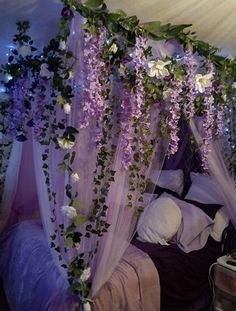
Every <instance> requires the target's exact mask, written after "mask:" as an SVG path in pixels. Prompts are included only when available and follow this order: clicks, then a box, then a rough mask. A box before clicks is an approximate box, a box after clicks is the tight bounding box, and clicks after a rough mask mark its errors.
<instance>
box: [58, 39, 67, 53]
mask: <svg viewBox="0 0 236 311" xmlns="http://www.w3.org/2000/svg"><path fill="white" fill-rule="evenodd" d="M59 49H60V50H62V51H64V50H65V49H66V41H62V40H61V41H60V43H59Z"/></svg>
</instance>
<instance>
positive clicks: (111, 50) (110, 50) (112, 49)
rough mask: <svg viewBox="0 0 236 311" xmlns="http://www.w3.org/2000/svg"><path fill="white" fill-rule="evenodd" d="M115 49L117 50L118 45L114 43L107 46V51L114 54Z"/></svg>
mask: <svg viewBox="0 0 236 311" xmlns="http://www.w3.org/2000/svg"><path fill="white" fill-rule="evenodd" d="M117 51H118V46H117V45H116V44H115V43H113V44H112V45H111V47H110V48H109V52H111V53H113V54H116V52H117Z"/></svg>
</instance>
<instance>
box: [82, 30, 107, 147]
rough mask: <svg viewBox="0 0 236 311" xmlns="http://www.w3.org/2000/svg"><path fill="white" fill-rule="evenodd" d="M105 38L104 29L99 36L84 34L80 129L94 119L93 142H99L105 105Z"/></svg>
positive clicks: (105, 32)
mask: <svg viewBox="0 0 236 311" xmlns="http://www.w3.org/2000/svg"><path fill="white" fill-rule="evenodd" d="M106 37H107V30H106V29H105V28H104V27H100V28H99V35H98V36H94V35H93V34H90V33H86V34H85V49H84V55H85V64H86V72H87V79H86V87H85V88H84V103H83V116H82V120H81V125H80V126H81V128H85V127H87V126H88V125H89V124H90V121H91V120H93V119H94V118H95V119H96V124H97V129H96V133H95V138H94V140H95V142H98V141H99V140H100V136H101V132H102V127H103V116H104V111H105V109H106V107H107V103H106V102H105V100H104V98H103V90H104V86H103V83H102V81H103V79H104V76H106V64H105V63H104V61H103V59H102V53H103V45H104V44H105V41H106Z"/></svg>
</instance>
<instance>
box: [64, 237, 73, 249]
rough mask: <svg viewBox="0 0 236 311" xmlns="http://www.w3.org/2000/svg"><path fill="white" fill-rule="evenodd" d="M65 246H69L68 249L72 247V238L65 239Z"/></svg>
mask: <svg viewBox="0 0 236 311" xmlns="http://www.w3.org/2000/svg"><path fill="white" fill-rule="evenodd" d="M65 245H66V246H68V247H70V246H72V245H73V239H72V237H67V238H66V239H65Z"/></svg>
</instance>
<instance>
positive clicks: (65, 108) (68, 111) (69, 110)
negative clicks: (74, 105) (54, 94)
mask: <svg viewBox="0 0 236 311" xmlns="http://www.w3.org/2000/svg"><path fill="white" fill-rule="evenodd" d="M63 109H64V112H65V114H70V113H71V105H70V104H68V103H66V104H64V105H63Z"/></svg>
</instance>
